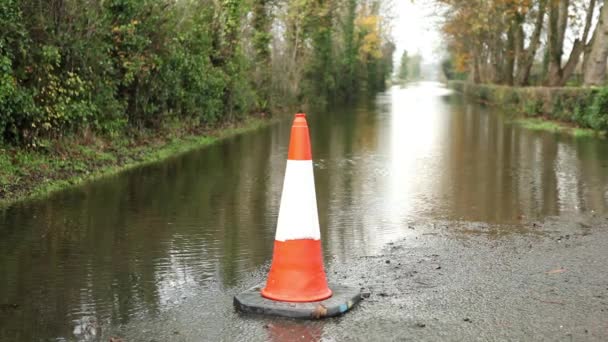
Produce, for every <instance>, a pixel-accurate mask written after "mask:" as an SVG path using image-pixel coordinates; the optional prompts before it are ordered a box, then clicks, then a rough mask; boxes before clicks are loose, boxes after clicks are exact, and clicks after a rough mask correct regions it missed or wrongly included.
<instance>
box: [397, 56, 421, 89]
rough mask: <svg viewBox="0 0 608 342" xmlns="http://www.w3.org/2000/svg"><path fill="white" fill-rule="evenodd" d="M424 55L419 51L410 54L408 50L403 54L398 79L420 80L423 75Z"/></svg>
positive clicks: (401, 80) (403, 80) (402, 80)
mask: <svg viewBox="0 0 608 342" xmlns="http://www.w3.org/2000/svg"><path fill="white" fill-rule="evenodd" d="M421 65H422V56H421V55H420V54H419V53H417V54H415V55H412V56H410V55H409V53H408V51H407V50H404V51H403V54H401V59H400V61H399V70H398V72H397V79H398V81H399V82H400V83H405V82H410V81H418V80H420V79H421V77H422V73H421V68H422V66H421Z"/></svg>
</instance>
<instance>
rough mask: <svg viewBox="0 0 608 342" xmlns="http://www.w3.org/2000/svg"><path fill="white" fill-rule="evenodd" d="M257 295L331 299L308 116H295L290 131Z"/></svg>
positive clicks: (295, 299)
mask: <svg viewBox="0 0 608 342" xmlns="http://www.w3.org/2000/svg"><path fill="white" fill-rule="evenodd" d="M261 294H262V296H263V297H265V298H268V299H272V300H275V301H283V302H316V301H321V300H324V299H327V298H329V297H331V295H332V290H330V289H329V287H328V285H327V277H326V275H325V269H324V267H323V253H322V248H321V232H320V230H319V214H318V213H317V198H316V194H315V180H314V174H313V165H312V153H311V149H310V136H309V133H308V124H307V122H306V114H296V117H295V120H294V122H293V126H292V127H291V140H290V142H289V156H288V159H287V169H286V171H285V179H284V182H283V193H282V195H281V207H280V209H279V219H278V223H277V231H276V236H275V241H274V253H273V257H272V265H271V267H270V272H269V274H268V280H267V282H266V287H265V288H264V289H262V290H261Z"/></svg>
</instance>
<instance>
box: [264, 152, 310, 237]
mask: <svg viewBox="0 0 608 342" xmlns="http://www.w3.org/2000/svg"><path fill="white" fill-rule="evenodd" d="M299 239H313V240H320V239H321V232H320V229H319V214H318V212H317V197H316V194H315V179H314V173H313V167H312V160H287V168H286V170H285V180H284V182H283V194H282V195H281V207H280V209H279V221H278V224H277V234H276V237H275V240H277V241H283V242H284V241H287V240H299Z"/></svg>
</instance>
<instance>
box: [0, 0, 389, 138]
mask: <svg viewBox="0 0 608 342" xmlns="http://www.w3.org/2000/svg"><path fill="white" fill-rule="evenodd" d="M388 6H389V4H388V2H387V1H382V0H291V1H287V0H199V1H190V0H46V1H39V0H2V1H0V144H12V145H27V146H35V145H36V143H37V142H39V141H41V140H44V139H54V138H58V137H61V136H65V135H69V134H75V133H80V132H83V131H88V132H93V133H95V134H103V135H108V136H112V135H117V134H125V133H127V132H137V130H141V129H152V130H153V129H156V128H158V127H160V126H162V125H164V124H167V123H171V122H177V121H180V122H191V123H192V124H193V125H197V124H208V123H215V122H219V121H226V120H233V119H236V118H238V117H240V116H243V115H246V114H248V113H251V112H256V111H257V112H265V113H269V112H270V111H271V110H272V109H273V108H276V107H277V106H280V105H286V104H302V103H305V102H311V101H313V100H315V101H319V102H327V101H328V100H330V99H331V100H335V99H345V100H348V99H352V98H354V97H355V96H356V95H357V94H359V93H360V92H362V91H365V92H373V91H377V90H380V89H382V88H383V86H384V84H385V81H386V79H387V77H389V76H390V74H391V73H392V62H391V61H392V54H393V51H394V49H395V47H394V45H393V43H392V42H391V39H390V22H389V20H388V19H387V15H386V13H388V12H389V11H390V8H389V7H388Z"/></svg>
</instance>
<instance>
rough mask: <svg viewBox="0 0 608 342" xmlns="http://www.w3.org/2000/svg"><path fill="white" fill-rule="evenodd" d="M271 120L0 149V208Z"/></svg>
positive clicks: (111, 173) (218, 138) (209, 142)
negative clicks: (203, 129) (204, 129)
mask: <svg viewBox="0 0 608 342" xmlns="http://www.w3.org/2000/svg"><path fill="white" fill-rule="evenodd" d="M273 122H275V121H274V120H269V119H264V118H253V117H250V118H248V119H245V120H243V121H240V122H238V123H235V124H232V125H230V126H226V127H218V128H217V129H215V130H211V131H203V132H198V131H196V129H194V130H193V129H192V127H191V126H189V125H188V123H183V124H181V125H173V126H171V127H167V128H166V130H165V131H161V132H155V133H148V134H141V135H140V136H138V137H136V138H131V139H128V138H126V137H120V138H117V139H107V140H103V139H99V140H95V141H81V140H78V139H76V138H71V139H65V140H62V141H57V142H54V143H53V144H52V145H51V146H49V147H48V149H47V150H23V149H17V148H12V149H10V150H8V149H0V152H2V153H0V207H2V206H6V205H8V204H12V203H15V202H17V201H21V200H25V199H33V198H40V197H45V196H48V195H49V194H50V193H52V192H55V191H59V190H64V189H67V188H70V187H74V186H76V185H79V184H82V183H84V182H88V181H92V180H95V179H99V178H102V177H106V176H110V175H114V174H117V173H119V172H123V171H125V170H129V169H133V168H136V167H141V166H144V165H147V164H152V163H156V162H159V161H162V160H164V159H167V158H169V157H174V156H177V155H180V154H183V153H185V152H188V151H191V150H194V149H197V148H201V147H204V146H207V145H210V144H213V143H215V142H217V141H219V140H222V139H224V138H227V137H231V136H234V135H238V134H241V133H244V132H247V131H252V130H255V129H259V128H261V127H264V126H267V125H269V124H271V123H273Z"/></svg>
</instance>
